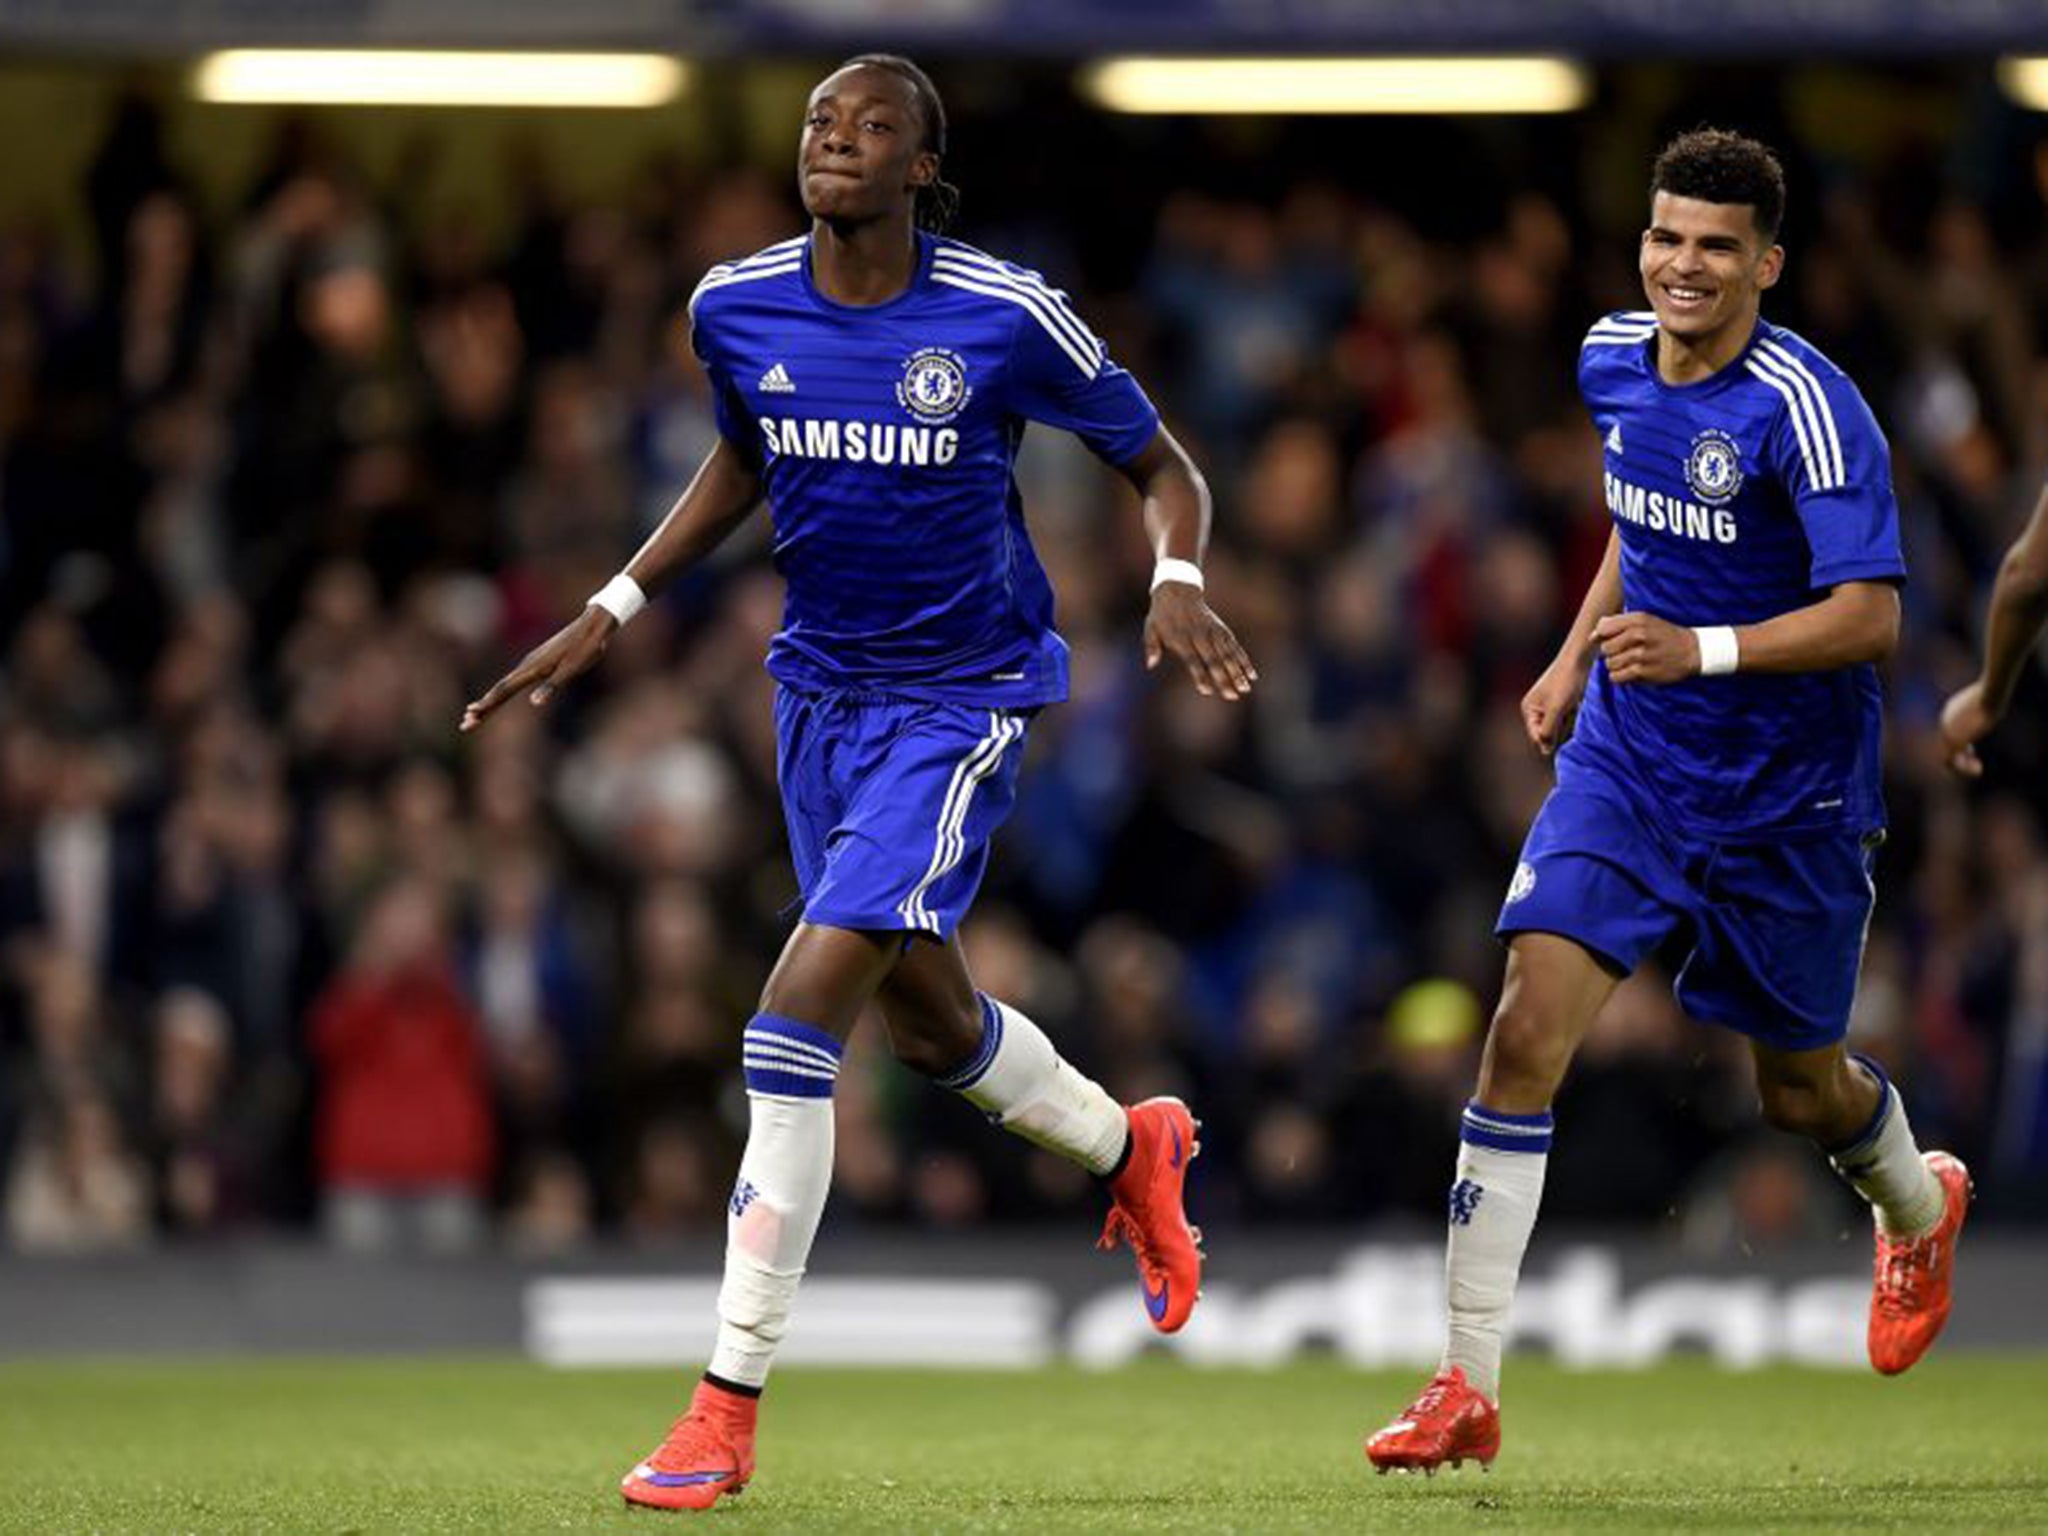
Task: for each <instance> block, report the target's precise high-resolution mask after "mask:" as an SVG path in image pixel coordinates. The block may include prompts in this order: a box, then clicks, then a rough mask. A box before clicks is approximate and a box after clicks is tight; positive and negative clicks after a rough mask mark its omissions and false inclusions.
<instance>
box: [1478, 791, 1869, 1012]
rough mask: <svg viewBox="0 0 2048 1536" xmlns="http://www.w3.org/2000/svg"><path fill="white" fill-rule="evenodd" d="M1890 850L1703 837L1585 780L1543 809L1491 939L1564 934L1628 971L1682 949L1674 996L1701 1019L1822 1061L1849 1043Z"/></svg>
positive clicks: (1849, 833)
mask: <svg viewBox="0 0 2048 1536" xmlns="http://www.w3.org/2000/svg"><path fill="white" fill-rule="evenodd" d="M1883 841H1884V834H1883V832H1882V831H1879V830H1875V829H1863V830H1843V831H1831V832H1821V833H1803V834H1799V835H1796V836H1789V837H1783V838H1777V839H1772V840H1769V841H1722V840H1715V839H1708V838H1701V837H1694V836H1690V835H1688V834H1686V833H1684V832H1682V831H1680V830H1679V829H1677V828H1675V827H1673V826H1672V825H1670V824H1669V823H1668V822H1666V821H1664V820H1662V819H1661V818H1657V817H1655V816H1653V815H1651V814H1649V813H1648V812H1647V811H1646V810H1645V809H1644V808H1643V807H1641V806H1639V805H1638V804H1637V803H1636V801H1635V799H1634V798H1633V797H1632V796H1630V795H1629V794H1628V793H1627V792H1626V791H1624V790H1622V789H1621V788H1619V786H1608V785H1606V784H1605V783H1603V782H1602V781H1601V780H1600V778H1599V777H1598V776H1597V775H1592V774H1585V773H1583V772H1582V773H1581V774H1578V775H1575V776H1574V781H1573V782H1571V783H1568V784H1567V783H1560V784H1559V785H1558V787H1557V788H1556V789H1554V790H1553V791H1551V794H1550V798H1549V799H1547V800H1545V801H1544V802H1543V809H1542V810H1541V811H1540V812H1538V813H1537V816H1536V821H1535V824H1534V825H1533V826H1531V827H1530V828H1529V836H1528V840H1527V841H1526V842H1525V843H1524V844H1523V845H1522V857H1521V862H1520V863H1519V864H1517V865H1516V866H1515V874H1514V879H1513V880H1512V881H1511V882H1510V884H1509V886H1508V895H1507V900H1506V902H1505V903H1503V905H1502V906H1501V910H1500V920H1499V922H1498V923H1497V924H1496V925H1495V928H1494V931H1495V932H1496V933H1497V934H1499V935H1500V936H1501V937H1502V938H1503V939H1506V938H1509V937H1512V936H1513V935H1515V934H1518V933H1554V934H1559V935H1562V936H1563V937H1565V938H1567V939H1571V940H1573V941H1574V942H1576V943H1578V944H1581V945H1583V946H1584V947H1585V948H1586V949H1588V950H1591V951H1592V952H1593V954H1595V955H1596V956H1598V957H1599V958H1600V959H1601V960H1602V961H1603V962H1604V963H1605V964H1606V965H1607V966H1608V967H1609V968H1610V969H1612V970H1615V971H1618V972H1624V973H1626V972H1630V971H1633V970H1634V969H1635V968H1636V967H1637V966H1638V965H1639V964H1641V963H1642V961H1643V959H1644V958H1645V957H1646V956H1647V955H1649V954H1650V952H1651V951H1652V950H1654V949H1656V948H1658V947H1659V946H1660V945H1662V944H1664V943H1665V942H1666V941H1675V942H1677V943H1679V944H1681V945H1683V947H1684V950H1685V958H1684V962H1683V964H1682V965H1681V967H1680V969H1679V972H1678V978H1677V980H1676V982H1675V983H1674V985H1673V991H1674V992H1675V993H1676V994H1677V996H1678V1001H1679V1004H1680V1006H1681V1007H1683V1008H1684V1009H1685V1011H1686V1012H1687V1013H1688V1014H1690V1015H1691V1016H1692V1017H1693V1018H1695V1019H1698V1020H1700V1021H1701V1022H1703V1023H1708V1024H1720V1025H1723V1026H1726V1027H1727V1028H1730V1029H1736V1030H1740V1031H1741V1032H1742V1033H1743V1034H1746V1035H1749V1036H1751V1037H1752V1038H1753V1039H1755V1040H1758V1041H1760V1042H1762V1043H1763V1044H1765V1045H1768V1046H1772V1047H1775V1048H1776V1049H1778V1050H1785V1051H1805V1050H1814V1049H1817V1048H1819V1047H1822V1046H1827V1045H1832V1044H1834V1043H1835V1042H1837V1041H1839V1040H1840V1039H1842V1037H1843V1036H1844V1035H1846V1034H1847V1033H1848V1029H1849V1009H1850V1005H1851V1004H1852V1003H1853V1002H1854V1001H1855V997H1856V973H1857V971H1858V970H1859V969H1860V968H1861V966H1862V963H1863V941H1864V938H1865V936H1866V934H1867V933H1868V931H1869V927H1870V913H1871V908H1872V907H1873V905H1874V904H1875V902H1876V898H1877V891H1876V887H1875V885H1874V884H1873V879H1872V877H1873V875H1874V872H1875V868H1876V862H1877V849H1878V845H1879V844H1880V843H1882V842H1883Z"/></svg>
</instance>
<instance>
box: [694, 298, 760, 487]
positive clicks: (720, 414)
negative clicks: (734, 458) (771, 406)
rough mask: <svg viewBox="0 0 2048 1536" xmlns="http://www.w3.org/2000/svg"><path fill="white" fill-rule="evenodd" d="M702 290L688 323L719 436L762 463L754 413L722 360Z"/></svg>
mask: <svg viewBox="0 0 2048 1536" xmlns="http://www.w3.org/2000/svg"><path fill="white" fill-rule="evenodd" d="M702 299H703V290H702V289H701V288H700V289H699V290H698V292H697V293H696V294H693V295H692V296H691V298H690V309H689V314H688V316H687V317H686V323H687V324H688V326H689V331H690V351H691V352H692V353H694V354H695V355H696V358H697V361H698V363H699V364H701V365H702V366H703V369H704V377H705V378H706V379H707V380H708V381H709V382H710V385H711V414H712V416H713V418H714V419H715V420H716V421H717V423H718V435H719V436H720V437H722V438H724V439H725V440H726V441H727V442H728V443H730V444H732V446H733V447H734V448H736V449H738V450H739V453H740V457H741V458H743V459H744V460H746V462H747V463H749V464H755V465H758V464H759V463H760V461H761V448H760V441H761V439H760V434H759V433H758V432H757V431H756V429H755V425H754V418H753V414H752V412H750V411H749V410H748V409H747V404H746V401H745V399H744V398H743V397H742V396H741V395H740V392H739V390H738V389H737V388H736V387H735V386H734V384H733V380H732V372H731V370H730V369H729V368H727V367H726V366H725V365H724V363H723V362H722V360H721V359H720V357H719V352H718V346H717V341H716V334H717V332H716V324H717V323H716V318H715V316H716V311H715V310H714V309H713V308H712V307H711V306H710V305H709V304H705V303H703V302H702Z"/></svg>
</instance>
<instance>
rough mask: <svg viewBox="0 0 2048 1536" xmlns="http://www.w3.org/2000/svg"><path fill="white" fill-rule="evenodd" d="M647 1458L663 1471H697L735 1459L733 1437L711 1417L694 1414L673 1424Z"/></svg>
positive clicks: (684, 1416) (683, 1417)
mask: <svg viewBox="0 0 2048 1536" xmlns="http://www.w3.org/2000/svg"><path fill="white" fill-rule="evenodd" d="M647 1459H648V1461H649V1462H651V1463H652V1464H653V1465H654V1466H655V1468H656V1469H657V1470H659V1471H663V1472H696V1471H701V1470H704V1469H705V1468H706V1466H707V1464H708V1463H711V1462H720V1461H727V1460H732V1459H734V1457H733V1449H732V1445H731V1440H730V1437H729V1436H728V1435H727V1434H726V1433H725V1431H724V1430H723V1429H722V1428H721V1427H720V1426H719V1425H718V1424H716V1423H714V1422H713V1421H712V1419H711V1417H710V1415H709V1414H703V1413H696V1412H691V1413H686V1414H684V1415H683V1416H682V1417H681V1418H679V1419H677V1420H676V1421H675V1423H673V1424H671V1425H669V1427H668V1434H667V1435H666V1436H665V1437H663V1439H662V1442H661V1445H660V1446H659V1447H658V1448H657V1449H656V1450H655V1452H654V1454H653V1455H652V1456H650V1457H648V1458H647Z"/></svg>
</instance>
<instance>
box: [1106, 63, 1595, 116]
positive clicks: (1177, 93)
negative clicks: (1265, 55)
mask: <svg viewBox="0 0 2048 1536" xmlns="http://www.w3.org/2000/svg"><path fill="white" fill-rule="evenodd" d="M1080 85H1081V90H1082V93H1083V94H1084V95H1086V96H1087V97H1088V98H1089V99H1090V100H1091V101H1093V102H1095V103H1096V104H1097V105H1098V106H1103V107H1107V108H1109V109H1110V110H1111V111H1112V112H1177V113H1187V114H1192V115H1200V114H1217V115H1221V114H1228V113H1252V112H1260V113H1273V112H1291V113H1338V112H1379V113H1446V112H1500V113H1512V112H1575V111H1577V110H1578V109H1579V108H1580V107H1582V106H1584V105H1585V104H1586V101H1587V99H1588V98H1589V97H1590V95H1591V89H1592V88H1591V84H1590V82H1589V79H1588V76H1587V73H1586V69H1585V67H1584V66H1583V65H1581V64H1578V63H1576V62H1574V61H1573V60H1571V59H1561V58H1553V57H1547V56H1530V57H1520V58H1472V59H1456V58H1350V59H1340V58H1295V59H1277V58H1276V59H1260V58H1241V59H1192V58H1182V59H1168V58H1118V59H1100V60H1097V61H1096V62H1095V63H1092V64H1089V65H1087V66H1086V67H1084V68H1083V69H1082V71H1081V77H1080Z"/></svg>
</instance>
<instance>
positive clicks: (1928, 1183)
mask: <svg viewBox="0 0 2048 1536" xmlns="http://www.w3.org/2000/svg"><path fill="white" fill-rule="evenodd" d="M1849 1059H1850V1060H1851V1061H1853V1062H1855V1063H1856V1064H1857V1065H1858V1066H1860V1067H1862V1068H1863V1070H1864V1071H1866V1072H1868V1073H1869V1074H1870V1075H1871V1076H1872V1077H1873V1078H1875V1079H1876V1080H1877V1095H1878V1097H1877V1113H1876V1114H1874V1115H1872V1116H1871V1117H1870V1124H1869V1125H1867V1126H1865V1127H1864V1128H1863V1130H1862V1132H1861V1134H1859V1135H1858V1136H1857V1137H1856V1139H1855V1140H1854V1141H1852V1142H1850V1143H1849V1145H1848V1146H1846V1147H1837V1148H1834V1149H1833V1150H1831V1151H1830V1152H1829V1153H1828V1161H1829V1162H1831V1163H1833V1164H1834V1165H1835V1172H1837V1173H1839V1174H1840V1175H1841V1176H1842V1177H1843V1178H1844V1179H1846V1180H1847V1181H1848V1183H1849V1187H1850V1188H1852V1189H1854V1190H1855V1191H1856V1193H1857V1194H1859V1195H1861V1196H1862V1197H1863V1198H1864V1199H1866V1200H1868V1201H1869V1202H1870V1205H1871V1209H1872V1210H1874V1211H1875V1212H1876V1213H1877V1224H1878V1226H1880V1227H1882V1228H1883V1229H1884V1230H1885V1231H1886V1232H1887V1233H1889V1234H1891V1235H1892V1236H1895V1237H1899V1236H1905V1237H1910V1236H1913V1235H1916V1234H1918V1233H1921V1232H1925V1231H1927V1230H1928V1229H1930V1228H1931V1227H1933V1225H1934V1224H1935V1223H1936V1222H1938V1221H1940V1220H1941V1216H1942V1212H1943V1211H1944V1210H1946V1209H1947V1208H1948V1194H1947V1192H1946V1191H1945V1190H1944V1189H1943V1188H1942V1187H1941V1180H1939V1179H1937V1178H1936V1177H1935V1176H1934V1171H1933V1170H1932V1169H1931V1168H1929V1167H1928V1166H1927V1164H1926V1163H1925V1162H1923V1161H1921V1158H1920V1148H1919V1147H1918V1146H1916V1145H1915V1144H1914V1141H1913V1127H1912V1126H1910V1125H1908V1124H1907V1123H1906V1104H1905V1101H1904V1100H1903V1099H1901V1098H1900V1097H1899V1090H1898V1089H1896V1088H1894V1087H1893V1086H1892V1080H1891V1079H1890V1078H1889V1077H1887V1076H1885V1071H1884V1068H1883V1067H1880V1066H1879V1065H1878V1064H1877V1063H1876V1062H1874V1061H1872V1060H1871V1059H1870V1058H1869V1057H1868V1056H1851V1057H1850V1058H1849Z"/></svg>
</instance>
